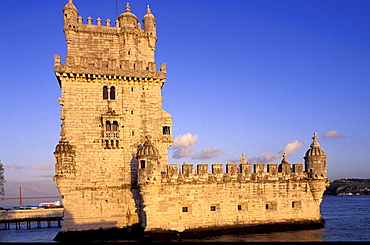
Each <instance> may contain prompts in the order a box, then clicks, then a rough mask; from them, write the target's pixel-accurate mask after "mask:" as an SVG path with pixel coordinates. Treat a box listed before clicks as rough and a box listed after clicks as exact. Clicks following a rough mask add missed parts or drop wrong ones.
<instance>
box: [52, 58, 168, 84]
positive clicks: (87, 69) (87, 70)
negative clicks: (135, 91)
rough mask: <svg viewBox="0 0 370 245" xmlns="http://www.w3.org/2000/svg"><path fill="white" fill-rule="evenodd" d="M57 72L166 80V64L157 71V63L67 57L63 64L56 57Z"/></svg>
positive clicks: (162, 64) (161, 65)
mask: <svg viewBox="0 0 370 245" xmlns="http://www.w3.org/2000/svg"><path fill="white" fill-rule="evenodd" d="M54 66H55V72H57V73H73V74H93V75H95V74H96V75H107V76H109V75H110V76H113V75H114V76H126V77H135V78H138V77H140V78H158V79H166V73H167V72H166V63H161V64H160V69H159V71H157V70H156V63H155V62H143V61H130V60H123V59H109V58H108V59H102V58H96V57H92V56H90V57H87V56H85V57H84V56H81V57H73V56H67V57H66V64H61V62H60V56H59V55H54Z"/></svg>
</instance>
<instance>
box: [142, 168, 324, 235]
mask: <svg viewBox="0 0 370 245" xmlns="http://www.w3.org/2000/svg"><path fill="white" fill-rule="evenodd" d="M248 165H249V164H246V165H245V166H242V167H244V170H246V171H244V172H243V171H242V170H240V169H237V165H236V164H229V165H227V169H228V170H229V171H230V172H231V173H230V172H229V173H223V172H222V165H221V164H217V165H211V169H213V172H212V173H208V168H207V167H208V165H207V164H201V165H198V166H197V171H196V172H195V173H194V172H193V165H190V164H186V165H182V173H181V174H180V173H178V171H177V169H178V166H177V165H169V166H168V172H167V173H166V174H163V175H162V176H161V180H159V181H157V182H156V181H152V182H148V181H147V182H146V183H145V184H143V185H141V186H140V191H141V193H142V196H143V205H144V213H145V215H146V224H145V229H146V231H159V230H160V229H163V230H176V231H180V232H182V231H184V230H186V229H199V228H207V227H217V226H218V227H220V226H237V225H254V224H263V223H274V222H297V221H316V222H319V221H320V219H321V215H320V210H319V204H320V201H321V200H318V201H316V200H315V199H314V198H313V195H312V192H311V187H310V181H309V180H308V179H307V178H306V177H307V173H306V172H302V168H301V167H302V164H295V165H293V166H294V167H293V168H291V165H290V164H284V165H283V166H284V168H283V169H284V170H283V171H282V172H278V171H275V169H276V170H278V166H277V164H269V165H267V166H268V168H267V169H269V170H270V172H265V171H263V169H264V168H263V164H256V165H254V169H255V172H254V173H251V171H249V169H250V165H249V166H248ZM220 169H221V170H220ZM272 169H273V170H272ZM234 170H235V171H234ZM292 170H293V171H292ZM321 182H322V183H321V184H323V186H325V181H321ZM324 188H325V187H324Z"/></svg>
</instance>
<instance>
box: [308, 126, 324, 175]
mask: <svg viewBox="0 0 370 245" xmlns="http://www.w3.org/2000/svg"><path fill="white" fill-rule="evenodd" d="M316 135H317V133H316V132H315V133H314V134H313V137H312V140H313V141H312V143H311V145H310V149H308V150H307V152H306V155H305V156H304V157H303V159H304V164H305V169H306V172H308V176H309V177H310V178H312V179H326V178H327V175H326V157H327V156H326V155H325V152H324V150H323V149H321V148H320V144H319V142H317V139H318V137H317V136H316Z"/></svg>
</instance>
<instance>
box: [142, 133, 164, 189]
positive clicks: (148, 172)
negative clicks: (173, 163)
mask: <svg viewBox="0 0 370 245" xmlns="http://www.w3.org/2000/svg"><path fill="white" fill-rule="evenodd" d="M159 158H160V155H159V151H158V149H157V148H156V147H155V146H154V145H153V144H152V142H151V141H150V136H146V140H145V142H144V144H143V146H142V147H141V148H140V149H139V150H138V151H137V160H138V169H139V171H138V172H139V173H138V175H139V178H138V180H139V184H141V183H144V182H146V181H148V180H149V181H150V180H156V178H155V176H158V175H160V172H159Z"/></svg>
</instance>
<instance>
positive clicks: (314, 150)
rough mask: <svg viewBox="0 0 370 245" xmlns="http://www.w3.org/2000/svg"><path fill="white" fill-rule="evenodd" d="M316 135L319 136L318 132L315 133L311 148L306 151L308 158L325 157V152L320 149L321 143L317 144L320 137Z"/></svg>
mask: <svg viewBox="0 0 370 245" xmlns="http://www.w3.org/2000/svg"><path fill="white" fill-rule="evenodd" d="M316 135H317V133H316V132H315V133H313V137H312V139H313V141H312V143H311V145H310V147H311V148H310V149H308V150H307V151H306V155H305V156H306V157H310V156H325V152H324V150H323V149H321V148H320V144H319V142H317V139H318V137H317V136H316Z"/></svg>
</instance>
